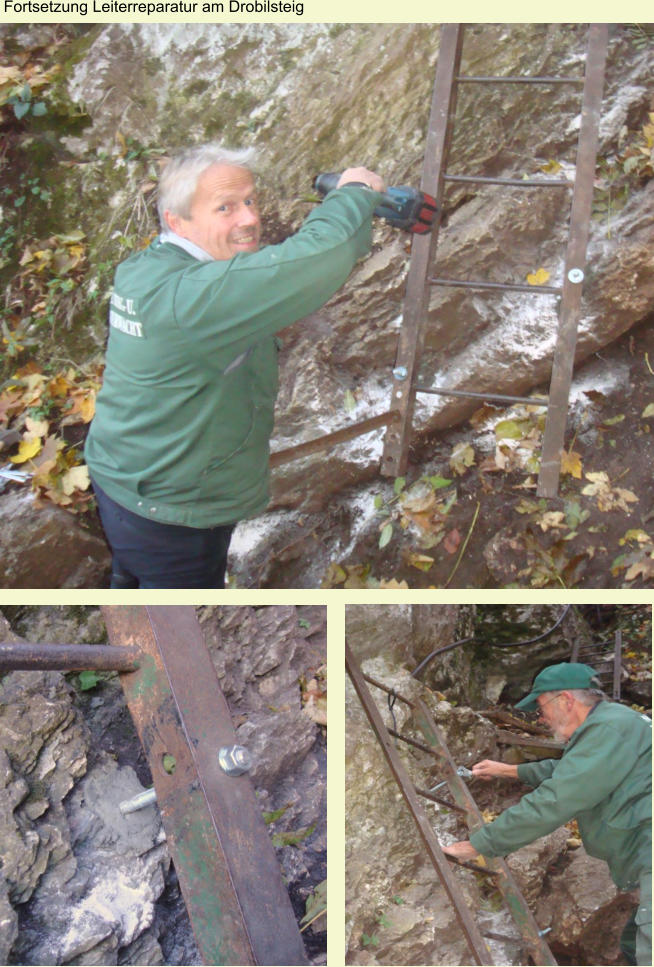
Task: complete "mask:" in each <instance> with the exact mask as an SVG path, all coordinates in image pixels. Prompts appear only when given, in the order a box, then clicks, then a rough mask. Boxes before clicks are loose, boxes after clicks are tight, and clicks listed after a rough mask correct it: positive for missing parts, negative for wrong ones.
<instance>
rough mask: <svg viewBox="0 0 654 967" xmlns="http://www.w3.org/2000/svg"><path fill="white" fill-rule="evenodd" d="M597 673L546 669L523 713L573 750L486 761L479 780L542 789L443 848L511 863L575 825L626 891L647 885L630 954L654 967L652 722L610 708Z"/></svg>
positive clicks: (630, 933) (626, 940) (629, 939)
mask: <svg viewBox="0 0 654 967" xmlns="http://www.w3.org/2000/svg"><path fill="white" fill-rule="evenodd" d="M596 685H597V679H596V673H595V671H594V670H593V669H592V668H591V667H590V666H589V665H583V664H580V663H579V664H578V663H570V664H569V663H566V662H563V663H561V664H558V665H551V666H549V667H548V668H545V669H543V671H541V672H540V673H539V674H538V675H537V676H536V678H535V679H534V683H533V686H532V690H531V692H530V693H529V695H527V696H526V698H524V699H522V701H521V702H518V704H517V706H516V708H521V709H525V710H526V711H536V709H538V711H539V712H540V718H541V719H542V720H543V721H544V722H545V723H546V724H547V726H548V727H549V728H550V730H551V731H552V733H553V735H554V737H555V738H556V739H557V740H559V741H560V742H565V747H564V750H563V755H562V756H561V758H560V759H545V760H542V761H540V762H531V763H527V762H524V763H521V764H520V765H518V766H515V765H509V764H508V763H503V762H495V761H493V760H491V759H485V760H483V761H482V762H478V763H477V764H476V765H475V766H473V768H472V772H473V774H474V775H475V776H480V777H481V778H483V779H491V778H493V777H495V776H503V777H506V778H517V779H521V780H522V781H523V782H525V783H527V784H528V785H530V786H532V787H533V791H532V792H529V793H527V794H526V795H524V796H523V797H522V799H521V800H520V802H519V803H518V804H517V805H515V806H511V807H510V808H509V809H506V810H505V811H504V812H503V813H501V815H500V816H498V818H497V819H495V820H493V822H492V823H487V824H485V825H484V826H482V827H481V828H480V829H478V830H476V831H475V832H474V833H472V835H471V836H470V839H469V840H462V841H461V842H458V843H453V844H452V845H451V846H444V847H443V851H444V852H445V853H449V854H450V855H451V856H454V857H456V858H457V859H470V858H472V857H474V856H475V855H476V854H477V853H481V854H482V855H483V856H489V857H492V856H505V855H506V854H507V853H512V852H514V850H517V849H520V848H521V847H522V846H526V845H527V844H528V843H531V842H533V841H534V840H536V839H538V838H539V837H540V836H546V835H547V834H548V833H551V832H553V830H555V829H557V828H558V827H559V826H562V825H563V824H564V823H566V822H568V821H569V820H571V819H576V820H577V824H578V827H579V832H580V834H581V838H582V841H583V844H584V848H585V850H586V852H587V853H588V854H589V855H590V856H596V857H599V858H600V859H603V860H605V861H606V862H607V863H608V866H609V871H610V873H611V876H612V878H613V881H614V883H615V884H616V886H617V887H618V888H619V889H622V890H631V889H634V888H636V887H637V886H640V905H639V906H638V909H637V910H636V911H635V913H634V915H633V916H632V917H631V919H630V920H629V921H628V922H627V925H626V927H625V930H624V932H623V934H622V939H621V944H620V945H621V948H622V951H623V953H624V955H625V957H626V958H627V961H628V963H630V964H651V963H652V912H651V911H652V722H651V719H650V718H648V716H646V715H641V714H640V713H638V712H635V711H634V710H633V709H630V708H627V707H626V706H624V705H619V704H617V703H614V702H609V701H606V700H605V696H604V695H603V694H602V692H601V691H600V690H599V689H597V688H596V687H594V686H596Z"/></svg>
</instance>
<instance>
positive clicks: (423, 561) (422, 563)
mask: <svg viewBox="0 0 654 967" xmlns="http://www.w3.org/2000/svg"><path fill="white" fill-rule="evenodd" d="M407 563H408V564H410V565H411V567H416V568H418V570H419V571H428V570H429V568H430V567H431V566H432V564H433V563H434V558H433V557H429V555H428V554H415V553H412V554H409V555H408V556H407Z"/></svg>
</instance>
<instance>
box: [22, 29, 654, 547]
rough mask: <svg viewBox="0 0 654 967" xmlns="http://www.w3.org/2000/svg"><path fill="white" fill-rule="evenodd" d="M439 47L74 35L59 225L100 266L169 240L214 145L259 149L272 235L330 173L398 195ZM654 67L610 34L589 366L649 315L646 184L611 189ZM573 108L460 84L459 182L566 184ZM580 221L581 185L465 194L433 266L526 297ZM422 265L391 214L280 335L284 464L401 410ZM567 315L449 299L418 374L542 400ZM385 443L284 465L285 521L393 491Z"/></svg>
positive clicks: (546, 47) (490, 55)
mask: <svg viewBox="0 0 654 967" xmlns="http://www.w3.org/2000/svg"><path fill="white" fill-rule="evenodd" d="M4 29H5V30H11V31H12V35H15V36H12V41H13V42H17V43H18V44H19V45H20V44H21V43H22V44H25V45H28V44H29V43H36V42H37V41H40V42H42V43H44V44H45V42H46V41H47V36H46V35H47V31H48V28H47V26H46V25H36V26H33V27H19V28H8V27H5V28H4ZM439 39H440V33H439V28H438V26H436V25H432V24H346V25H328V24H303V25H290V24H278V25H273V24H242V25H241V24H238V25H237V24H216V25H207V24H164V23H162V24H108V25H104V26H100V25H98V26H97V27H96V28H94V30H93V31H92V32H87V33H85V34H83V36H82V37H76V38H75V44H74V51H73V53H74V57H71V60H70V61H69V63H74V67H73V68H72V70H71V69H70V68H68V72H67V73H66V74H65V77H64V78H63V80H62V84H63V86H64V87H65V92H66V96H67V98H68V99H69V101H72V102H74V103H78V104H83V105H84V110H85V111H86V112H87V113H88V121H89V124H88V126H87V127H86V128H85V129H84V131H83V132H82V133H80V132H79V131H78V130H77V128H78V127H79V125H77V127H76V128H75V130H74V132H73V127H72V124H71V127H70V131H66V130H64V131H63V132H61V135H60V144H59V147H60V151H61V154H62V156H63V155H67V157H66V158H65V164H64V163H62V164H59V163H58V160H57V159H55V162H56V164H57V167H56V171H54V169H53V171H54V174H55V175H56V178H57V179H58V186H57V199H58V204H59V205H60V207H61V211H58V212H57V223H58V224H61V223H63V227H64V229H66V228H78V227H80V226H81V227H82V228H83V230H84V231H86V234H87V237H88V239H89V246H90V252H89V254H90V260H91V262H94V263H96V264H98V265H100V264H102V265H104V266H106V265H107V264H110V263H111V262H115V261H117V260H119V259H120V258H122V257H124V256H125V254H127V252H128V251H129V250H130V248H132V247H134V246H138V245H140V244H142V242H143V240H144V239H146V238H147V237H149V235H150V234H151V233H152V231H154V230H156V223H155V218H154V206H153V202H152V198H153V196H152V186H153V184H154V180H156V175H157V167H156V161H157V160H158V159H159V158H160V157H161V155H162V154H163V153H165V152H167V151H171V150H174V149H177V148H179V147H181V146H182V145H187V144H189V143H195V142H199V141H203V140H207V139H221V140H223V141H225V142H227V143H228V144H230V145H232V146H234V145H245V146H248V145H256V146H257V147H258V148H259V150H260V161H259V169H260V172H259V174H260V181H261V188H262V208H263V220H264V224H265V237H264V241H265V242H275V241H278V240H280V239H281V238H283V237H285V236H286V235H288V234H289V233H290V232H292V231H293V230H295V229H296V228H297V227H298V226H299V224H300V223H301V220H302V218H303V217H304V216H305V215H306V214H307V212H308V211H309V210H310V208H311V206H312V204H313V202H310V201H307V198H306V196H307V193H308V192H309V191H310V186H311V184H312V181H313V178H314V176H315V174H316V173H317V172H319V171H321V170H323V171H324V170H339V169H342V168H343V167H345V166H346V165H348V164H351V163H358V162H364V163H366V164H367V165H369V166H370V167H373V168H377V169H379V171H380V172H381V173H382V174H383V176H384V177H385V178H386V180H387V182H388V183H389V184H392V183H395V184H398V183H406V184H418V183H419V181H420V176H421V168H422V162H423V155H424V145H425V135H426V128H427V122H428V106H429V101H430V96H431V87H432V84H433V77H434V69H435V65H436V61H437V57H438V50H439ZM585 39H586V38H585V28H584V27H583V25H572V26H570V25H567V26H561V25H556V24H534V25H530V24H517V25H506V24H499V25H490V24H489V25H486V24H484V25H471V26H469V27H468V28H467V29H466V38H465V43H464V53H463V71H464V72H466V71H467V72H468V73H470V72H472V73H475V74H500V75H501V74H519V73H531V74H550V75H557V74H558V75H567V76H575V75H576V76H580V75H581V73H582V71H583V62H584V57H585V52H584V51H585ZM649 56H650V52H649V49H648V48H643V49H641V48H639V47H638V46H637V45H636V44H635V43H634V42H633V39H632V37H631V35H630V33H629V29H628V28H627V27H618V26H614V27H612V28H611V36H610V48H609V57H608V66H607V74H606V85H605V97H604V103H603V108H602V126H601V135H600V145H599V158H600V161H599V179H598V186H597V204H598V209H597V214H598V216H599V215H601V217H598V218H596V219H595V220H594V221H593V225H592V235H591V241H590V247H589V256H588V269H587V279H586V283H585V293H584V294H585V300H584V308H583V313H582V319H581V323H580V332H579V341H578V345H577V362H578V363H579V362H581V361H582V360H584V359H586V358H587V357H589V356H590V355H591V354H592V353H595V352H597V351H598V350H599V349H601V348H602V347H605V346H607V345H608V344H610V343H611V341H612V340H615V339H616V338H617V337H618V336H619V335H620V334H621V333H623V332H625V331H626V330H627V329H629V328H630V327H631V326H633V325H635V324H636V323H638V322H639V321H642V320H644V319H646V318H647V317H648V315H650V314H651V312H652V309H653V307H654V261H653V256H652V252H653V251H654V246H653V245H652V241H653V238H654V216H653V215H652V212H653V211H654V206H653V205H652V191H653V189H652V182H651V180H650V181H648V180H647V179H648V175H647V172H645V171H643V173H642V175H639V174H638V172H637V171H636V170H634V169H632V174H631V176H630V178H629V179H628V181H627V184H626V190H625V193H623V194H621V195H620V197H619V198H618V197H614V195H612V194H611V191H612V189H611V184H612V183H613V182H612V179H615V177H616V175H618V174H621V173H622V167H621V165H622V163H623V162H622V161H621V160H620V158H621V157H622V155H621V152H623V151H624V150H625V147H626V146H632V147H634V150H637V145H638V144H639V143H640V142H639V138H640V139H641V140H642V139H643V138H644V136H643V135H642V128H643V126H644V124H645V123H646V121H647V117H648V111H649V110H651V104H650V102H649V97H650V95H649V93H648V91H649V87H648V84H649V73H648V72H649ZM135 91H138V96H137V97H135V96H134V92H135ZM353 93H354V96H353ZM579 111H580V94H579V90H578V88H577V87H576V86H575V85H564V84H562V85H553V86H552V87H551V88H549V89H544V91H543V90H540V89H536V90H535V89H534V87H533V85H508V84H507V85H498V86H496V87H493V88H480V86H479V85H475V84H467V85H461V90H460V94H459V100H458V107H457V128H456V137H455V142H454V148H453V156H452V159H453V160H452V166H451V167H452V169H453V170H454V171H455V172H456V173H466V174H471V173H475V174H482V175H485V176H500V177H516V178H522V177H523V176H532V175H538V174H539V172H540V170H541V168H542V167H543V166H545V165H547V164H548V163H549V162H550V161H553V162H556V163H559V164H560V165H561V166H562V169H561V170H562V171H563V173H564V174H565V175H566V176H569V177H572V172H573V169H574V161H575V158H574V147H575V143H576V134H577V128H578V124H579ZM116 132H119V135H120V137H118V138H117V136H116ZM121 138H122V141H121ZM127 138H129V139H130V141H129V145H130V146H131V150H129V151H128V150H125V148H124V145H125V144H126V143H127V142H126V139H127ZM644 143H645V142H644V141H643V144H644ZM71 159H72V160H73V161H74V162H75V163H74V164H70V163H69V162H70V160H71ZM135 199H136V201H135ZM602 206H603V209H606V213H605V214H603V209H602ZM568 211H569V205H568V193H567V192H566V191H559V190H556V191H555V190H551V191H550V190H548V191H542V192H541V191H518V190H517V189H509V190H508V191H504V190H498V189H497V188H496V187H494V186H481V185H477V186H464V187H462V186H460V185H450V186H449V187H448V190H447V195H446V197H445V202H444V213H443V230H442V232H441V236H440V241H439V261H438V273H439V274H440V275H442V276H450V277H454V278H469V279H471V278H472V279H474V278H480V279H483V280H487V281H513V282H521V283H524V282H525V279H526V275H527V274H529V273H531V272H534V271H535V270H537V269H538V268H543V269H545V270H546V271H547V272H549V275H550V284H557V283H559V282H560V281H561V275H562V268H563V253H564V249H565V237H566V231H567V229H566V220H567V216H568ZM48 230H51V229H48ZM408 261H409V240H408V238H407V236H405V235H400V234H398V233H397V232H396V231H395V230H392V229H390V228H389V227H388V226H387V225H386V224H385V223H383V222H381V221H378V222H377V223H376V226H375V230H374V249H373V252H372V253H371V255H370V257H369V258H367V259H366V260H364V261H363V262H362V263H361V264H360V265H359V266H358V267H357V268H356V269H355V271H354V272H353V274H352V277H351V279H350V281H349V282H348V283H347V285H346V286H345V287H344V289H343V290H342V291H341V292H339V293H338V294H337V295H336V296H334V297H333V298H332V299H331V301H330V302H329V303H328V304H327V305H326V306H325V307H324V308H323V309H321V310H320V311H319V312H317V313H315V314H314V315H313V316H311V317H310V318H308V319H306V320H303V321H301V322H298V323H296V324H294V325H292V326H290V327H288V328H287V329H285V330H284V331H283V333H282V341H283V349H282V353H281V368H282V384H281V390H280V396H279V402H278V407H277V416H276V434H275V438H274V440H273V448H274V449H277V450H279V449H283V448H285V447H287V446H291V445H293V444H295V443H298V442H300V441H301V440H305V439H311V438H314V437H317V436H320V435H322V434H324V433H326V432H329V431H331V430H333V429H335V428H337V427H340V426H342V425H345V424H347V423H348V422H351V421H358V420H360V419H363V418H365V417H367V416H370V415H372V414H373V413H378V412H383V411H384V410H386V409H387V408H388V406H389V404H390V398H391V382H392V381H391V369H392V367H393V364H394V361H395V354H396V349H397V342H398V333H399V329H400V324H401V314H402V304H403V296H404V285H405V278H406V270H407V266H408ZM100 285H102V286H104V287H106V285H107V282H106V280H104V279H103V281H102V283H101V284H100V283H99V282H98V280H97V279H93V280H91V281H90V282H89V285H88V289H89V291H88V295H89V296H90V297H92V298H89V299H88V300H86V305H87V306H91V304H92V300H93V298H95V297H96V296H97V294H98V288H99V286H100ZM100 294H101V295H102V296H103V297H104V295H105V292H104V291H101V292H100ZM78 312H79V318H78V319H77V320H76V322H75V325H74V331H73V333H72V334H71V340H72V341H74V342H75V345H76V347H77V349H76V351H77V352H78V353H81V354H83V351H87V352H89V351H97V350H101V348H102V346H103V344H104V338H105V331H104V311H102V312H100V313H98V315H97V316H92V314H91V310H90V309H89V308H87V307H84V308H83V309H79V308H78ZM556 318H557V310H556V305H555V301H554V300H553V299H552V298H551V297H549V296H545V295H536V296H529V295H525V294H522V293H521V294H516V293H505V294H503V295H501V296H496V295H492V296H491V297H489V298H485V297H482V296H481V295H480V294H479V293H478V292H477V293H473V294H464V293H463V292H462V290H460V289H452V288H440V287H434V289H433V292H432V296H431V301H430V307H429V324H428V327H427V335H426V341H425V352H424V357H423V365H422V369H421V381H422V382H429V383H432V385H437V386H439V387H441V388H442V387H445V386H447V387H452V388H458V389H461V388H467V389H474V390H476V391H478V390H483V389H489V390H490V389H492V390H493V391H494V392H496V393H508V394H516V393H518V394H520V395H523V394H525V393H527V392H528V391H529V390H531V389H534V388H538V389H539V390H543V389H546V388H547V383H548V381H549V375H550V369H551V359H552V351H553V347H554V343H555V335H556ZM80 347H84V350H82V349H81V348H80ZM425 399H426V400H427V401H426V402H425ZM352 404H353V405H352ZM475 407H476V404H474V403H470V402H469V401H462V400H460V399H459V400H453V399H452V398H448V397H435V396H431V397H428V398H425V397H422V398H421V401H420V403H419V405H418V408H417V412H416V431H417V434H418V435H419V436H422V437H424V435H425V434H426V433H429V432H433V431H434V430H437V429H442V428H445V427H450V426H453V425H455V424H456V423H458V422H460V421H462V420H463V419H464V418H465V417H467V416H468V415H469V414H470V413H471V412H472V410H473V409H474V408H475ZM382 439H383V433H382V432H381V431H375V432H372V433H369V434H368V435H366V436H364V437H360V438H358V439H356V440H355V441H353V442H352V443H350V444H347V445H343V446H340V447H338V448H336V449H335V450H334V451H333V452H332V453H331V455H330V458H329V459H328V460H325V458H324V455H323V454H318V455H314V456H312V457H308V458H305V459H303V460H301V461H299V462H294V463H289V464H286V465H283V466H281V467H279V468H277V469H276V470H275V473H274V480H273V500H272V504H271V513H270V514H269V515H268V518H267V519H268V521H269V522H270V524H271V526H274V521H275V518H274V516H273V513H272V512H273V511H275V510H279V509H285V508H301V509H302V510H305V511H306V510H310V509H313V510H315V509H318V508H323V507H324V506H325V504H326V503H327V502H328V500H329V497H330V495H332V494H334V493H335V492H338V491H342V490H343V489H344V488H348V487H352V486H354V485H357V486H360V485H361V484H363V483H365V482H366V481H367V480H370V479H371V478H373V477H375V476H377V474H378V472H379V458H380V454H381V447H382ZM265 536H266V537H267V535H265ZM247 538H248V540H249V541H253V540H257V534H256V532H254V531H252V530H250V531H247Z"/></svg>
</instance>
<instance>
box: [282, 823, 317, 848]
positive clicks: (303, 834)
mask: <svg viewBox="0 0 654 967" xmlns="http://www.w3.org/2000/svg"><path fill="white" fill-rule="evenodd" d="M315 828H316V824H315V823H314V824H313V825H312V826H308V827H307V828H306V829H298V830H297V832H294V833H293V832H288V833H274V834H273V837H272V844H273V846H297V845H298V843H301V842H302V840H304V839H308V838H309V836H311V834H312V832H313V831H314V829H315Z"/></svg>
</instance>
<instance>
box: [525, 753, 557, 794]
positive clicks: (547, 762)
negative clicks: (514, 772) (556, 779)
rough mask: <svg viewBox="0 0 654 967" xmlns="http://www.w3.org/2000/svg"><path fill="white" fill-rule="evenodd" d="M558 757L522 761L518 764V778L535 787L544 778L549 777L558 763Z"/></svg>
mask: <svg viewBox="0 0 654 967" xmlns="http://www.w3.org/2000/svg"><path fill="white" fill-rule="evenodd" d="M558 762H559V760H558V759H541V760H540V761H539V762H521V763H520V765H519V766H518V779H520V781H521V782H524V783H526V784H527V785H528V786H531V787H532V788H533V789H535V788H536V786H539V785H540V784H541V782H542V781H543V779H549V778H550V777H551V775H552V773H553V772H554V770H555V768H556V766H557V765H558Z"/></svg>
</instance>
